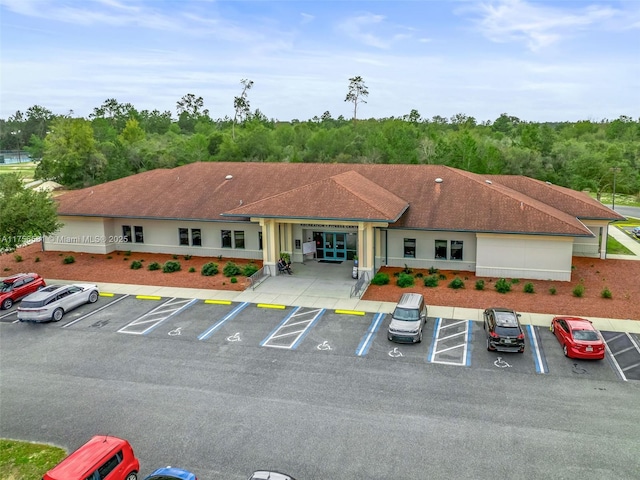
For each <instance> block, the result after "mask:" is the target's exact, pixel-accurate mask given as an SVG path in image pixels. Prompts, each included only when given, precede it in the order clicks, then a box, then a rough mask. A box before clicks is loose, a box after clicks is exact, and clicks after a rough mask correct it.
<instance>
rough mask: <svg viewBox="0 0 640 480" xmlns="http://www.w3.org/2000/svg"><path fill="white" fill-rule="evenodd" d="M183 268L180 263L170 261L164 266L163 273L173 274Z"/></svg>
mask: <svg viewBox="0 0 640 480" xmlns="http://www.w3.org/2000/svg"><path fill="white" fill-rule="evenodd" d="M181 268H182V267H181V266H180V262H174V261H173V260H169V261H168V262H165V264H164V265H162V272H163V273H173V272H177V271H179V270H180V269H181Z"/></svg>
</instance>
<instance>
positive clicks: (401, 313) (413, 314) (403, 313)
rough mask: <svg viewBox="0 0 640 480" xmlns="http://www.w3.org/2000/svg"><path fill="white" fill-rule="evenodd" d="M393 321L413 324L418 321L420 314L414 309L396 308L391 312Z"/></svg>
mask: <svg viewBox="0 0 640 480" xmlns="http://www.w3.org/2000/svg"><path fill="white" fill-rule="evenodd" d="M393 318H394V320H404V321H406V322H415V321H416V320H420V313H419V311H418V310H416V309H415V308H411V309H409V308H396V311H395V312H393Z"/></svg>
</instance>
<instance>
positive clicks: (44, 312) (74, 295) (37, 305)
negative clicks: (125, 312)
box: [18, 283, 99, 322]
mask: <svg viewBox="0 0 640 480" xmlns="http://www.w3.org/2000/svg"><path fill="white" fill-rule="evenodd" d="M98 296H99V293H98V286H97V285H93V284H89V283H80V284H74V285H49V286H48V287H45V288H43V289H41V290H39V291H37V292H35V293H32V294H31V295H28V296H26V297H25V298H24V299H23V300H22V302H21V303H20V307H19V308H18V320H20V321H21V322H48V321H53V322H59V321H60V320H62V317H63V316H64V314H65V313H66V312H68V311H70V310H73V309H74V308H76V307H79V306H80V305H84V304H85V303H95V302H97V301H98Z"/></svg>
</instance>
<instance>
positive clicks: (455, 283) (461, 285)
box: [448, 277, 464, 290]
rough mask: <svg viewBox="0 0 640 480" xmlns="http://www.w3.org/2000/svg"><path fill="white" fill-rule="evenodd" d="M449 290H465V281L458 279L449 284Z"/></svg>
mask: <svg viewBox="0 0 640 480" xmlns="http://www.w3.org/2000/svg"><path fill="white" fill-rule="evenodd" d="M448 286H449V288H453V289H454V290H458V289H459V288H464V281H463V280H462V279H461V278H460V277H456V278H454V279H453V280H451V282H449V285H448Z"/></svg>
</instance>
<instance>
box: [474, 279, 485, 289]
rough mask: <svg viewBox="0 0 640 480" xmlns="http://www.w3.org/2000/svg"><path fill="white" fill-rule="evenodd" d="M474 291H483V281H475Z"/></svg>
mask: <svg viewBox="0 0 640 480" xmlns="http://www.w3.org/2000/svg"><path fill="white" fill-rule="evenodd" d="M476 290H484V280H476Z"/></svg>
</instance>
